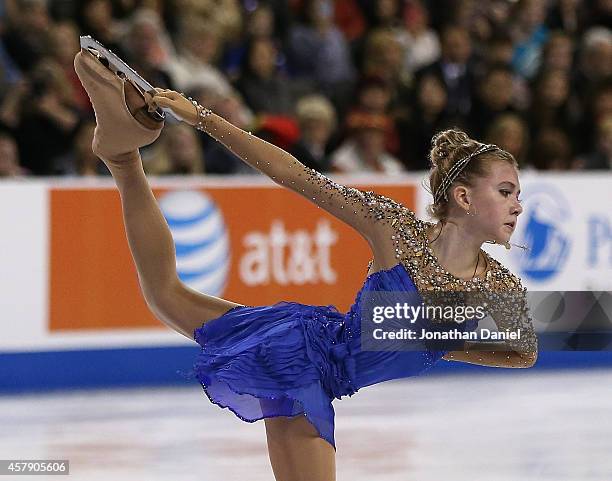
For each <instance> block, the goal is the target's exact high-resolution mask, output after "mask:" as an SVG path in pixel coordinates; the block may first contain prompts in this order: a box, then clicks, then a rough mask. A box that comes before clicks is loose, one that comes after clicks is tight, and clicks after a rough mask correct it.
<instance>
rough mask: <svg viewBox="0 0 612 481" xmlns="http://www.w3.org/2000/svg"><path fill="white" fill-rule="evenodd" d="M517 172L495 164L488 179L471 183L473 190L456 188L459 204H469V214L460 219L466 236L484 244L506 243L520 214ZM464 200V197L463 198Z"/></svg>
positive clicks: (499, 161) (519, 187)
mask: <svg viewBox="0 0 612 481" xmlns="http://www.w3.org/2000/svg"><path fill="white" fill-rule="evenodd" d="M520 189H521V186H520V183H519V180H518V171H517V170H516V167H514V165H512V164H510V163H508V162H505V161H502V160H497V161H493V162H491V163H490V164H489V169H488V175H486V176H485V177H479V178H476V179H474V182H473V186H472V187H469V188H466V187H459V188H458V189H457V190H458V191H456V192H455V195H456V196H459V202H460V203H461V204H462V205H463V206H465V205H466V202H469V206H470V213H471V214H472V215H469V216H467V215H465V213H463V216H462V219H464V220H463V221H464V222H465V223H466V224H469V225H467V226H466V227H467V229H468V230H469V231H470V232H474V233H477V235H478V236H479V237H482V239H483V242H484V240H495V241H496V242H498V243H505V242H507V241H508V240H509V239H510V237H511V236H512V233H513V232H514V231H515V229H516V225H517V220H518V216H519V215H520V214H521V213H522V212H523V207H522V206H521V200H520ZM464 196H465V197H464Z"/></svg>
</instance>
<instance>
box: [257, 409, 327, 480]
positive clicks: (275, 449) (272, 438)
mask: <svg viewBox="0 0 612 481" xmlns="http://www.w3.org/2000/svg"><path fill="white" fill-rule="evenodd" d="M265 422H266V435H267V438H268V452H269V456H270V462H271V464H272V470H273V471H274V475H275V477H276V479H277V481H335V479H336V452H335V450H334V448H333V447H332V446H331V444H329V443H328V442H327V441H325V440H324V439H323V438H321V437H319V435H318V433H317V430H316V429H315V428H314V426H313V425H312V424H310V422H308V420H307V419H306V417H305V416H303V415H301V416H295V417H277V418H269V419H265Z"/></svg>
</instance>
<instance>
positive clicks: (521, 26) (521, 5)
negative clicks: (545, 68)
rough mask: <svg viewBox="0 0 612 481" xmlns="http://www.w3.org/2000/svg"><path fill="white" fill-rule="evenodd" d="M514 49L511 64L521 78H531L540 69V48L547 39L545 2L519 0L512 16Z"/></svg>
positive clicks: (543, 0) (540, 0) (542, 0)
mask: <svg viewBox="0 0 612 481" xmlns="http://www.w3.org/2000/svg"><path fill="white" fill-rule="evenodd" d="M513 18H515V19H516V20H515V23H514V25H513V28H512V33H513V38H514V43H515V49H514V56H513V59H512V64H513V67H514V70H515V71H516V72H517V73H518V74H520V75H521V76H523V77H525V78H527V79H530V78H533V77H534V76H535V75H536V73H537V72H538V70H539V68H540V63H541V56H542V48H543V46H544V44H545V42H546V40H547V39H548V28H547V27H546V25H545V23H544V21H545V20H546V3H545V0H519V1H518V2H517V5H516V8H515V13H514V15H513Z"/></svg>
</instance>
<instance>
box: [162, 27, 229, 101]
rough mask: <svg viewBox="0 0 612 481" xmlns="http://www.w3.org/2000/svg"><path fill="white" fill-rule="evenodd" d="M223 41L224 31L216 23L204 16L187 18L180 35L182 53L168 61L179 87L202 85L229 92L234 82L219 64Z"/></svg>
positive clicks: (179, 46) (175, 83)
mask: <svg viewBox="0 0 612 481" xmlns="http://www.w3.org/2000/svg"><path fill="white" fill-rule="evenodd" d="M220 42H221V37H220V32H219V29H218V28H217V26H216V25H215V24H214V23H211V22H206V21H202V19H200V18H192V17H187V18H184V19H183V21H182V22H181V29H180V33H179V37H178V56H176V57H173V58H171V59H170V61H169V62H168V64H167V70H168V72H169V73H170V76H171V78H172V82H173V83H174V85H176V88H178V89H179V90H183V91H185V90H192V89H193V88H194V87H195V86H198V87H202V88H207V89H212V90H215V91H217V92H218V93H219V94H221V95H227V93H228V92H229V90H230V88H231V87H230V84H229V82H228V81H227V79H226V78H225V76H224V75H223V74H222V73H221V71H219V70H218V69H217V68H216V67H215V62H216V60H217V56H218V53H219V48H220Z"/></svg>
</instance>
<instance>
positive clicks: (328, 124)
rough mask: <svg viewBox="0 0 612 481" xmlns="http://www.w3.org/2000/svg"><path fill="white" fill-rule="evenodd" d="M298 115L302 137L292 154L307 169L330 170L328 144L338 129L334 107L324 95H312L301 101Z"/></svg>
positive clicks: (297, 111)
mask: <svg viewBox="0 0 612 481" xmlns="http://www.w3.org/2000/svg"><path fill="white" fill-rule="evenodd" d="M296 114H297V119H298V122H299V126H300V133H301V136H300V140H298V142H297V143H296V144H295V145H294V147H293V149H292V152H291V153H292V154H293V155H294V157H296V158H297V159H298V160H299V161H300V162H302V163H303V164H304V165H306V166H307V167H310V168H312V169H315V170H317V171H319V172H325V171H327V170H329V158H328V156H327V143H328V141H329V138H330V136H331V134H332V132H333V131H334V129H335V127H336V113H335V111H334V107H333V105H332V104H331V103H330V102H329V100H327V99H326V98H325V97H324V96H322V95H311V96H308V97H303V98H301V99H300V101H299V102H298V104H297V108H296Z"/></svg>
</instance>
